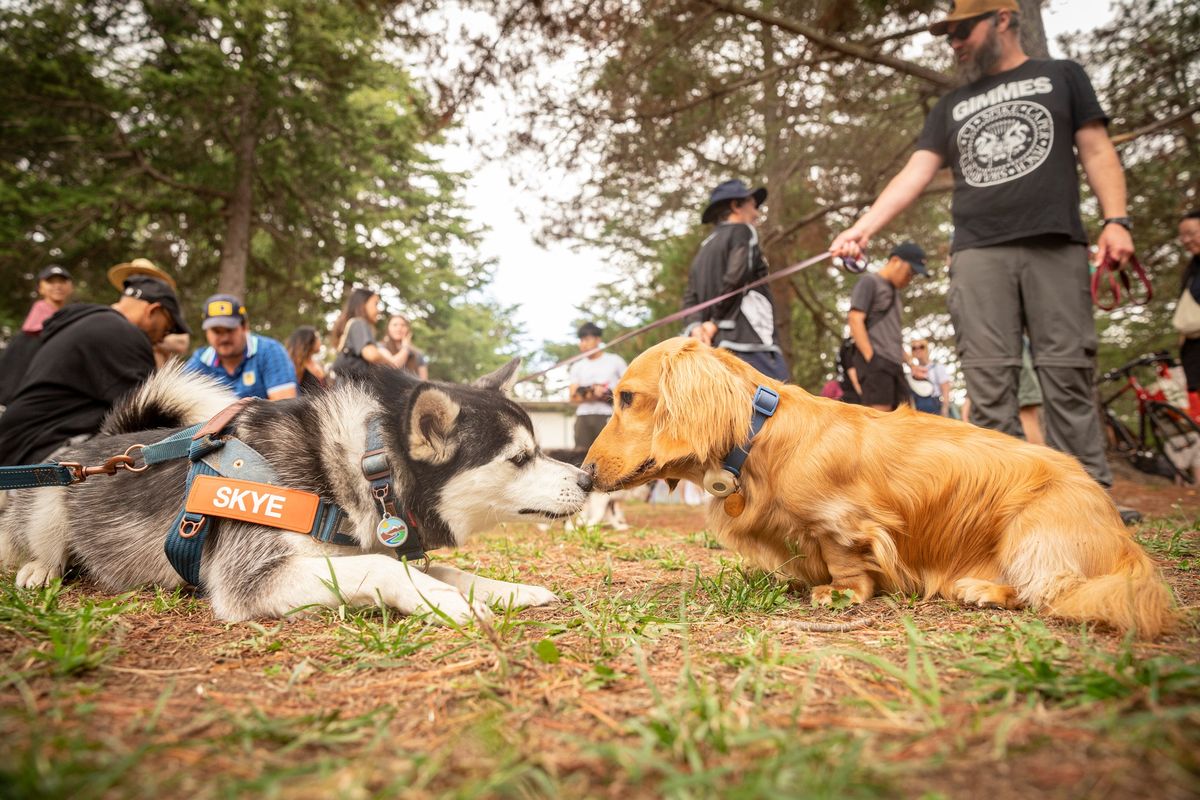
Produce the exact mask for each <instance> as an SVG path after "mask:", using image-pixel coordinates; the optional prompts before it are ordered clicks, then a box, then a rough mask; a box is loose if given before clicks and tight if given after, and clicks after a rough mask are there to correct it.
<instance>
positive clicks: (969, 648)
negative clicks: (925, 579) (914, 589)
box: [947, 620, 1200, 707]
mask: <svg viewBox="0 0 1200 800" xmlns="http://www.w3.org/2000/svg"><path fill="white" fill-rule="evenodd" d="M947 638H948V640H949V641H950V642H951V646H952V647H953V648H954V649H955V650H957V651H958V652H959V653H961V654H962V656H963V658H962V660H960V661H959V662H958V664H957V666H958V667H959V668H961V669H964V670H966V671H968V672H970V673H972V674H973V675H975V676H976V682H975V690H976V691H977V692H978V694H979V697H980V699H983V700H1003V701H1004V702H1005V703H1006V704H1014V703H1021V702H1031V703H1032V702H1039V703H1042V702H1048V703H1053V704H1056V705H1061V706H1064V707H1072V706H1078V705H1083V704H1086V703H1091V702H1096V701H1106V700H1124V699H1126V698H1130V697H1133V696H1135V695H1138V696H1144V700H1145V702H1146V703H1147V704H1149V705H1151V706H1156V705H1157V704H1159V703H1161V702H1163V700H1164V698H1166V697H1167V696H1171V697H1173V698H1174V699H1175V701H1176V702H1178V701H1181V700H1182V701H1187V702H1192V703H1197V702H1200V663H1196V662H1195V660H1192V661H1187V660H1184V659H1180V658H1178V657H1176V656H1171V655H1159V656H1151V657H1149V658H1146V657H1139V656H1138V654H1137V653H1136V652H1135V651H1134V649H1133V646H1132V644H1131V642H1130V641H1129V640H1128V639H1126V640H1124V641H1122V643H1121V645H1120V647H1118V648H1117V650H1116V651H1115V652H1109V651H1107V650H1104V649H1101V648H1099V647H1095V646H1093V645H1092V644H1091V640H1090V639H1089V638H1088V637H1087V636H1084V637H1083V638H1082V640H1081V643H1080V644H1079V645H1072V644H1069V643H1068V642H1066V641H1064V640H1063V639H1060V638H1059V637H1058V636H1056V635H1055V634H1054V633H1053V632H1052V631H1050V630H1049V629H1048V628H1046V626H1045V625H1044V624H1042V622H1041V621H1037V620H1035V621H1030V622H1016V623H1015V624H1013V625H1012V626H1010V627H1009V628H1007V629H1005V630H1003V631H1001V632H999V633H996V634H993V635H991V636H988V637H986V638H983V639H979V638H976V637H973V636H970V635H969V634H968V635H959V636H956V637H947Z"/></svg>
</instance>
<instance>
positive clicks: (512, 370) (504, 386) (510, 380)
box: [471, 358, 521, 394]
mask: <svg viewBox="0 0 1200 800" xmlns="http://www.w3.org/2000/svg"><path fill="white" fill-rule="evenodd" d="M520 367H521V359H520V358H514V359H513V360H512V361H510V362H508V363H507V364H505V365H504V366H503V367H501V368H500V369H498V370H496V371H495V372H489V373H488V374H487V375H484V376H483V377H482V378H476V379H475V381H474V382H473V383H472V384H471V385H472V386H478V387H479V388H480V389H495V390H497V391H499V392H501V393H503V394H508V393H509V392H511V391H512V388H513V386H515V385H516V383H517V370H518V369H520Z"/></svg>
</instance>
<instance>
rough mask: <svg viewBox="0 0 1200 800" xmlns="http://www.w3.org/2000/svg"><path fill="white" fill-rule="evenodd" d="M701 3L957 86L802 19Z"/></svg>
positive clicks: (722, 0) (712, 0) (710, 0)
mask: <svg viewBox="0 0 1200 800" xmlns="http://www.w3.org/2000/svg"><path fill="white" fill-rule="evenodd" d="M699 2H701V3H705V4H707V5H710V6H712V7H714V8H718V9H720V10H721V11H724V12H725V13H727V14H733V15H735V16H739V17H745V18H746V19H752V20H756V21H758V22H761V23H763V24H765V25H771V26H773V27H776V28H779V29H780V30H785V31H788V32H789V33H794V34H796V35H798V36H803V37H804V38H805V39H808V40H809V41H810V42H812V43H813V44H815V45H819V46H821V47H824V48H827V49H829V50H833V51H835V52H838V53H844V54H845V55H848V56H851V57H853V58H857V59H860V60H862V61H867V62H870V63H872V64H879V65H880V66H884V67H890V68H892V69H894V70H896V71H897V72H902V73H904V74H906V75H911V76H913V77H914V78H919V79H921V80H923V81H925V82H926V83H930V84H933V85H934V86H937V87H939V88H942V89H949V88H952V87H953V86H954V78H952V77H951V76H949V75H947V74H945V73H943V72H938V71H937V70H933V69H929V68H928V67H923V66H921V65H920V64H915V63H913V62H912V61H906V60H904V59H903V58H896V57H895V56H889V55H885V54H884V53H877V52H875V51H874V50H872V49H871V48H870V47H867V46H864V45H861V44H857V43H855V42H844V41H839V40H837V39H832V38H830V37H828V36H826V35H825V34H823V33H821V32H820V31H818V30H816V29H815V28H812V27H809V26H808V25H805V24H804V23H802V22H796V21H795V20H790V19H786V18H784V17H780V16H778V15H776V14H768V13H766V12H764V11H755V10H754V9H751V8H746V7H744V6H740V5H738V4H736V3H732V2H728V0H699Z"/></svg>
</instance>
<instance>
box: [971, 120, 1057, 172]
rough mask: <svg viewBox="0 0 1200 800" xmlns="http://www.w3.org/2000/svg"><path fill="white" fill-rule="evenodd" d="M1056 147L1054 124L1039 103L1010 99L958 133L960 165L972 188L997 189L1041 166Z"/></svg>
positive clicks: (972, 121)
mask: <svg viewBox="0 0 1200 800" xmlns="http://www.w3.org/2000/svg"><path fill="white" fill-rule="evenodd" d="M1053 146H1054V123H1053V121H1052V120H1051V119H1050V112H1049V110H1047V109H1046V107H1045V106H1044V105H1042V104H1040V103H1035V102H1032V101H1029V100H1011V101H1009V102H1007V103H1001V104H1000V105H998V106H991V107H989V108H985V109H984V110H983V111H980V112H979V113H977V114H976V115H975V116H973V117H971V119H970V120H969V121H968V122H967V124H966V125H963V126H962V128H960V129H959V131H958V152H959V153H960V155H959V166H960V168H961V169H962V174H963V180H965V181H966V182H967V184H968V185H970V186H995V185H996V184H998V183H1004V182H1005V181H1011V180H1015V179H1016V178H1021V177H1024V176H1025V175H1028V174H1029V173H1031V172H1033V171H1034V170H1035V169H1037V168H1038V167H1040V166H1041V165H1042V164H1043V163H1044V162H1045V161H1046V157H1047V156H1049V155H1050V148H1051V147H1053Z"/></svg>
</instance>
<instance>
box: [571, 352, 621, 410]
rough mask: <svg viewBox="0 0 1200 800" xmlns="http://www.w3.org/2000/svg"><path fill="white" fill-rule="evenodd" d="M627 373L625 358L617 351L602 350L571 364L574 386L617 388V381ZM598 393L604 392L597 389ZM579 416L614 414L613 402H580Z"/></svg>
mask: <svg viewBox="0 0 1200 800" xmlns="http://www.w3.org/2000/svg"><path fill="white" fill-rule="evenodd" d="M624 374H625V359H623V358H621V357H620V356H619V355H617V354H615V353H605V352H601V353H600V355H599V356H597V357H596V358H585V359H582V360H580V361H576V362H575V363H574V364H572V365H571V370H570V375H571V385H573V386H596V387H598V388H599V387H601V386H607V387H608V388H609V389H615V388H616V386H617V381H619V380H621V376H622V375H624ZM596 393H597V394H603V392H602V391H597V392H596ZM575 413H576V414H577V415H579V416H583V415H585V414H605V415H611V414H612V403H596V402H589V403H580V404H579V408H578V410H576V412H575Z"/></svg>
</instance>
